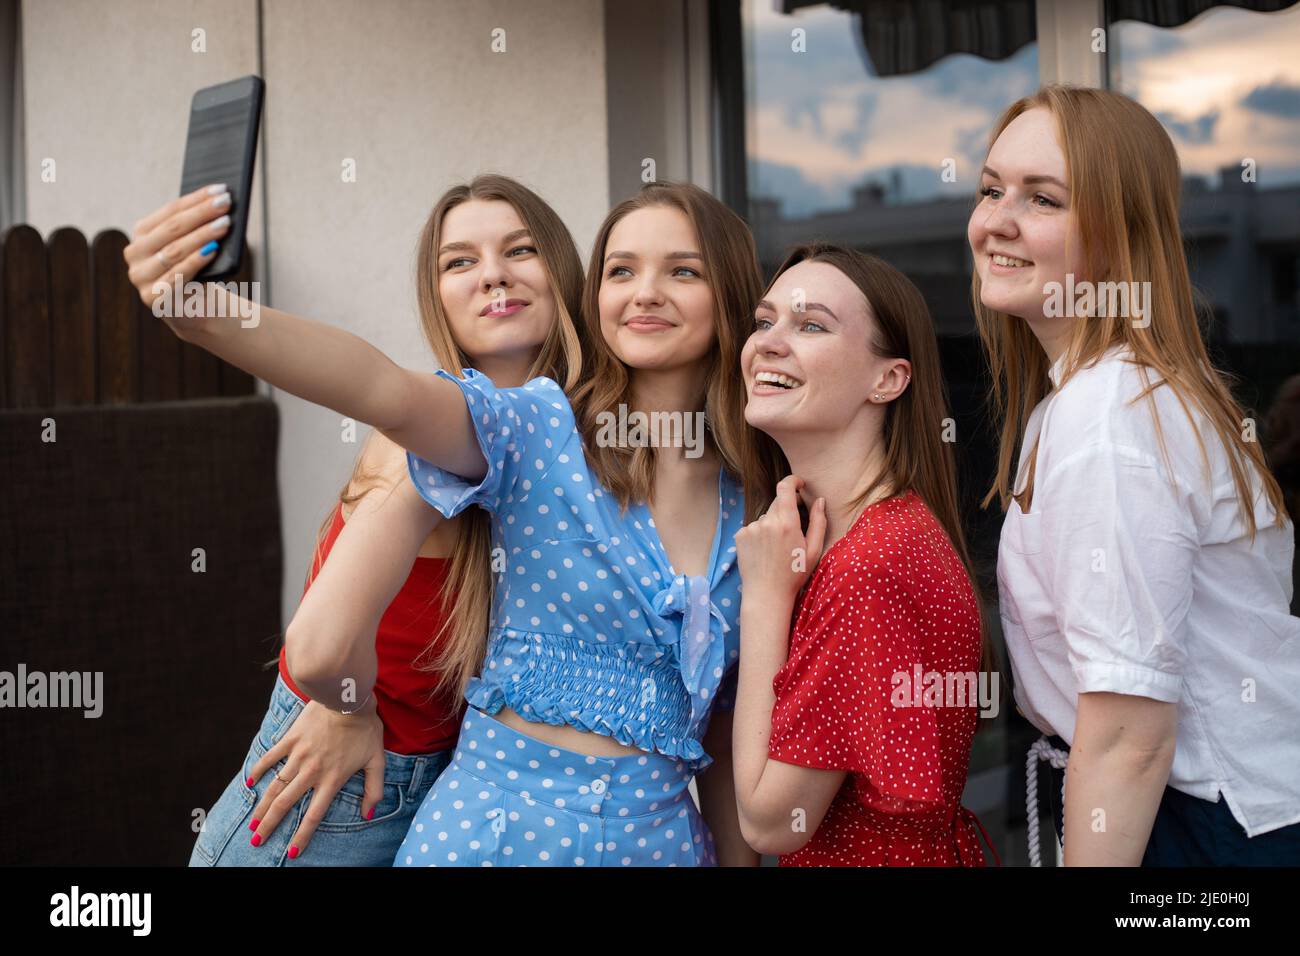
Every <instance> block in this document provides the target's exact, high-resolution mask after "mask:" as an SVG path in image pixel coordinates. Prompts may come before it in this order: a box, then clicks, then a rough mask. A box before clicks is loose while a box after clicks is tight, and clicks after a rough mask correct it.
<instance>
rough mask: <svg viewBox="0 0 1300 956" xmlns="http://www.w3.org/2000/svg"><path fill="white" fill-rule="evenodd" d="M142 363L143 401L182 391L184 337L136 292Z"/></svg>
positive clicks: (167, 398) (170, 397)
mask: <svg viewBox="0 0 1300 956" xmlns="http://www.w3.org/2000/svg"><path fill="white" fill-rule="evenodd" d="M133 301H134V302H135V305H136V310H135V314H136V322H137V330H136V331H137V335H136V345H137V349H138V354H139V359H140V364H139V365H138V369H139V375H140V401H142V402H167V401H174V400H176V399H179V398H181V397H183V396H182V394H181V340H180V339H178V338H177V337H176V333H174V332H173V331H172V330H171V329H170V328H169V327H168V326H167V323H166V322H164V321H163V320H162V319H160V318H158V317H157V316H155V315H154V314H153V310H152V309H150V308H149V307H148V306H146V305H145V304H144V303H143V302H141V301H140V298H139V296H133Z"/></svg>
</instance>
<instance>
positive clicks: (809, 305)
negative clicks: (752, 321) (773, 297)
mask: <svg viewBox="0 0 1300 956" xmlns="http://www.w3.org/2000/svg"><path fill="white" fill-rule="evenodd" d="M759 309H767V310H768V311H769V312H775V311H776V307H775V306H774V305H772V303H771V302H768V301H767V299H760V300H759V302H758V305H756V306H754V311H758V310H759ZM803 310H804V311H805V312H825V313H826V314H827V315H829V316H830V317H831V318H832V319H834V320H835V321H836V322H838V321H839V320H840V317H839V316H838V315H836V314H835V313H834V312H832V311H831V307H830V306H828V305H822V304H821V303H820V302H805V303H804V304H803Z"/></svg>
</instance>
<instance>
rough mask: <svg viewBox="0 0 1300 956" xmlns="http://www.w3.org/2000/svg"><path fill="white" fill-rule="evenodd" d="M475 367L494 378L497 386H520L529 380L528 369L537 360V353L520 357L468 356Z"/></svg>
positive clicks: (494, 383)
mask: <svg viewBox="0 0 1300 956" xmlns="http://www.w3.org/2000/svg"><path fill="white" fill-rule="evenodd" d="M467 358H469V359H470V360H471V361H472V362H473V363H474V368H476V369H478V370H479V371H480V372H482V373H483V374H484V375H486V376H487V377H488V378H490V379H491V380H492V384H493V385H495V386H496V387H497V388H518V387H519V386H520V385H523V384H524V383H525V382H527V381H528V370H529V369H530V368H532V366H533V362H534V361H536V360H537V355H536V353H533V354H530V355H526V356H524V357H523V358H522V359H520V357H519V356H517V355H501V356H497V355H489V356H486V357H483V358H477V359H476V358H474V357H473V356H472V355H471V356H467Z"/></svg>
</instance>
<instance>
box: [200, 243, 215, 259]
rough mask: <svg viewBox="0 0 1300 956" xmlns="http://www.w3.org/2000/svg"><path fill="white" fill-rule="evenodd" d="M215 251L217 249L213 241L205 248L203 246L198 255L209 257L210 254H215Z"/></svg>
mask: <svg viewBox="0 0 1300 956" xmlns="http://www.w3.org/2000/svg"><path fill="white" fill-rule="evenodd" d="M216 249H217V240H215V239H213V240H212V241H211V242H209V243H208V244H207V245H206V246H204V247H203V248H202V249H200V250H199V255H201V256H206V255H210V254H211V253H213V252H215V251H216Z"/></svg>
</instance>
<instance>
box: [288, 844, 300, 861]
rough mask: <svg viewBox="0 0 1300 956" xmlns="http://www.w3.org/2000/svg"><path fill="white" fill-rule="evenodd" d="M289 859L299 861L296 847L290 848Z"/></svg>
mask: <svg viewBox="0 0 1300 956" xmlns="http://www.w3.org/2000/svg"><path fill="white" fill-rule="evenodd" d="M289 859H291V860H296V859H298V848H297V847H296V846H291V847H289Z"/></svg>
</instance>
